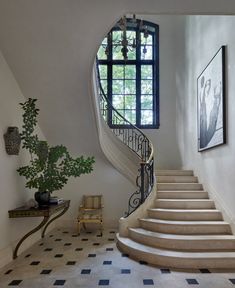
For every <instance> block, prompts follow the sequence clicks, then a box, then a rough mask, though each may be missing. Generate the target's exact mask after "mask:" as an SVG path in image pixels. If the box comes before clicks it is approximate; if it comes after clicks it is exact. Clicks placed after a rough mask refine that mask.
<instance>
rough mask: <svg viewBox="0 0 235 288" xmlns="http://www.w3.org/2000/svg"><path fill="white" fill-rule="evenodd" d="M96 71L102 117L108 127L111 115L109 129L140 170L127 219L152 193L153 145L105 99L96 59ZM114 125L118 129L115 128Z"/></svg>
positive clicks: (129, 204) (130, 200)
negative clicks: (133, 155)
mask: <svg viewBox="0 0 235 288" xmlns="http://www.w3.org/2000/svg"><path fill="white" fill-rule="evenodd" d="M96 69H97V78H98V79H97V80H98V88H99V95H100V111H101V112H102V116H103V118H104V120H105V122H106V123H107V125H108V115H109V116H110V115H111V118H112V122H113V120H114V122H115V123H114V124H113V125H111V127H110V128H111V130H112V132H113V133H114V134H115V135H116V136H117V137H118V138H119V139H120V140H121V141H122V142H123V143H124V144H125V145H127V146H128V147H129V148H130V149H131V150H132V151H133V152H134V153H135V154H136V155H137V156H138V158H139V161H140V168H139V169H138V175H137V177H136V186H137V191H135V192H134V193H133V194H132V195H131V197H130V199H129V203H128V211H127V212H126V217H127V216H129V215H130V214H131V213H132V212H134V211H135V210H136V209H137V208H138V207H139V206H140V205H141V204H142V203H143V202H144V201H145V199H146V198H147V197H148V195H149V194H150V193H151V192H152V189H153V185H154V149H153V144H152V142H151V141H150V140H149V139H148V137H147V136H146V135H145V134H144V133H143V132H142V131H141V130H140V129H139V128H138V127H136V126H135V125H133V124H132V123H131V122H130V121H129V120H128V119H126V118H125V117H124V116H123V115H122V114H121V113H120V112H118V111H117V110H116V109H115V108H114V107H113V105H112V103H111V102H110V101H109V99H108V98H107V96H106V94H105V92H104V89H103V87H102V84H101V79H100V72H99V63H98V59H96ZM110 111H111V113H110ZM108 113H109V114H108ZM120 123H121V125H120ZM123 123H125V124H123ZM116 125H118V126H120V127H116Z"/></svg>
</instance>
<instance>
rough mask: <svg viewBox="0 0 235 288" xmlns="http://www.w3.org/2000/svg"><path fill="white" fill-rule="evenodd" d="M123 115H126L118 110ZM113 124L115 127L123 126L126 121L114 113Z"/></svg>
mask: <svg viewBox="0 0 235 288" xmlns="http://www.w3.org/2000/svg"><path fill="white" fill-rule="evenodd" d="M117 111H118V112H119V113H120V114H121V115H123V114H124V111H123V110H117ZM112 123H113V124H115V125H123V124H124V120H123V119H122V118H121V117H120V116H119V115H118V114H117V113H115V112H113V115H112Z"/></svg>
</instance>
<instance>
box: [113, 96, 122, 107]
mask: <svg viewBox="0 0 235 288" xmlns="http://www.w3.org/2000/svg"><path fill="white" fill-rule="evenodd" d="M113 107H114V108H115V109H124V96H121V95H113Z"/></svg>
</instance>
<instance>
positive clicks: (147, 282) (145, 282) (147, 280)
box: [143, 279, 154, 285]
mask: <svg viewBox="0 0 235 288" xmlns="http://www.w3.org/2000/svg"><path fill="white" fill-rule="evenodd" d="M143 283H144V285H154V283H153V279H144V280H143Z"/></svg>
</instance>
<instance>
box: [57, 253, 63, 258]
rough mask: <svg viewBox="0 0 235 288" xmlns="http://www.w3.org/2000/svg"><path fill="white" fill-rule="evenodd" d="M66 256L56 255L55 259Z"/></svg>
mask: <svg viewBox="0 0 235 288" xmlns="http://www.w3.org/2000/svg"><path fill="white" fill-rule="evenodd" d="M63 256H64V254H56V255H55V258H61V257H63Z"/></svg>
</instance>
